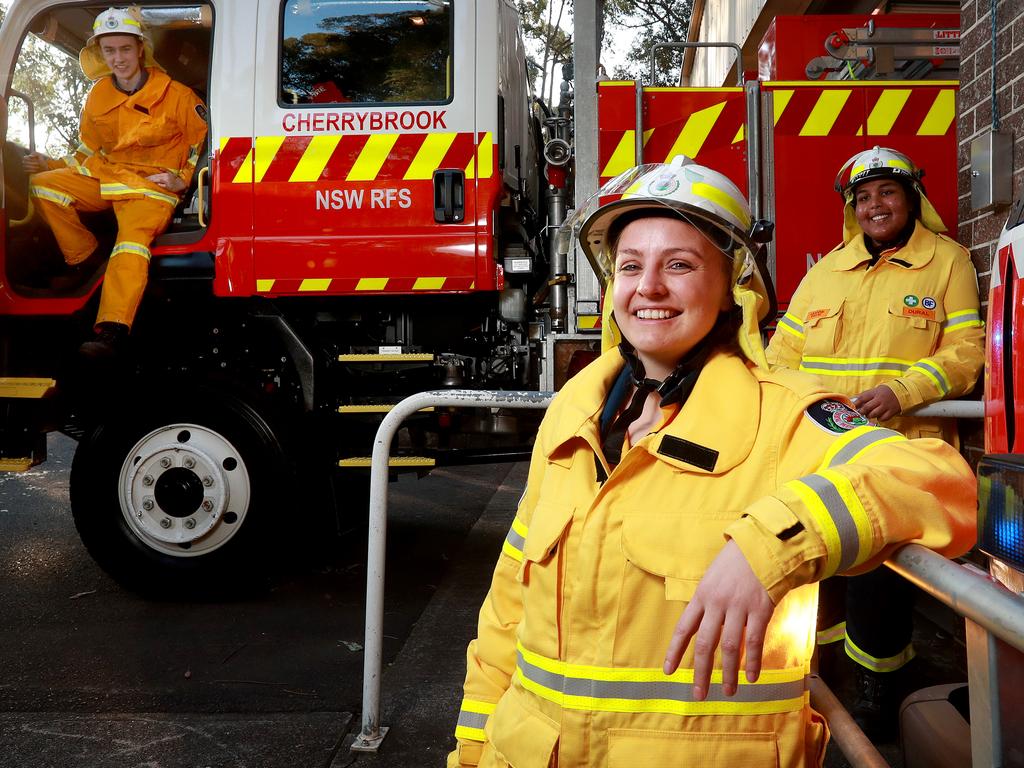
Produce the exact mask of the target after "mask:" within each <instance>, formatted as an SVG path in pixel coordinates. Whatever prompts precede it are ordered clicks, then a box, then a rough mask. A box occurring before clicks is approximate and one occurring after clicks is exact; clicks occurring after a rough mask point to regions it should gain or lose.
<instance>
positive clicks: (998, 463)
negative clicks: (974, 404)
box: [978, 454, 1024, 571]
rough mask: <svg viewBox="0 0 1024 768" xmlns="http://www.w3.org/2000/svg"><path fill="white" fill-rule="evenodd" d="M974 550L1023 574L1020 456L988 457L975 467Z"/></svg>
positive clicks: (1023, 467) (1023, 503)
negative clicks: (975, 536) (976, 549)
mask: <svg viewBox="0 0 1024 768" xmlns="http://www.w3.org/2000/svg"><path fill="white" fill-rule="evenodd" d="M978 547H979V548H980V549H981V551H982V552H984V553H985V554H987V555H991V556H992V557H995V558H997V559H999V560H1002V561H1003V562H1004V563H1006V564H1007V565H1011V566H1013V567H1014V568H1016V569H1018V570H1021V571H1024V455H1020V454H990V455H988V456H985V457H984V458H983V459H982V460H981V462H980V463H979V464H978Z"/></svg>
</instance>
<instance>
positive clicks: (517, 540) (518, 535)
mask: <svg viewBox="0 0 1024 768" xmlns="http://www.w3.org/2000/svg"><path fill="white" fill-rule="evenodd" d="M529 530H530V529H529V528H528V527H527V526H526V524H525V523H523V521H522V520H520V519H519V517H518V515H517V516H516V517H515V518H513V519H512V527H511V528H509V531H508V534H507V535H506V536H505V541H504V542H503V543H502V545H501V551H502V552H504V553H505V554H506V555H508V556H509V557H511V558H512V559H513V560H515V561H516V562H518V563H521V562H523V545H524V544H525V543H526V534H527V533H528V532H529Z"/></svg>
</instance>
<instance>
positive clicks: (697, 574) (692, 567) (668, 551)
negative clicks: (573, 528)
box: [622, 513, 736, 602]
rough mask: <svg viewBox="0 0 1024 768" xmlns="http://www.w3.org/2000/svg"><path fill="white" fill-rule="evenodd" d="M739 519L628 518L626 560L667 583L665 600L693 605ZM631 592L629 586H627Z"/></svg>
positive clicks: (625, 524) (624, 532) (624, 541)
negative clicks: (731, 525)
mask: <svg viewBox="0 0 1024 768" xmlns="http://www.w3.org/2000/svg"><path fill="white" fill-rule="evenodd" d="M735 519H736V515H731V516H723V517H709V516H706V515H691V514H679V513H673V514H658V515H652V514H643V513H634V514H627V515H626V517H625V519H624V520H623V522H622V553H623V555H624V556H625V558H626V560H628V561H629V563H630V564H631V565H633V566H635V567H636V568H639V569H640V570H641V571H644V572H646V573H648V574H653V575H655V576H659V577H661V578H662V579H663V580H664V583H665V599H666V600H678V601H682V602H689V601H690V600H692V599H693V593H694V591H695V590H696V589H697V584H698V583H699V582H700V580H701V579H702V578H703V577H704V573H705V571H707V569H708V566H709V565H711V561H712V560H714V559H715V558H716V557H717V556H718V553H719V552H721V551H722V547H723V546H725V535H724V532H725V529H726V527H727V526H728V525H729V523H731V522H732V521H733V520H735ZM624 587H625V588H626V589H627V591H628V585H624Z"/></svg>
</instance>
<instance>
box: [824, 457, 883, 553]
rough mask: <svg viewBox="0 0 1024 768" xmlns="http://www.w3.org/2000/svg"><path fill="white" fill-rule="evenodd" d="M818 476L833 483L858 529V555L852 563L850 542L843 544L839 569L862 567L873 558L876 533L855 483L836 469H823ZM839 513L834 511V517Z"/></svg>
mask: <svg viewBox="0 0 1024 768" xmlns="http://www.w3.org/2000/svg"><path fill="white" fill-rule="evenodd" d="M817 474H818V476H820V477H823V478H825V479H826V480H828V481H829V482H830V483H832V485H833V486H834V487H835V489H836V490H837V491H838V492H839V496H840V497H841V498H842V500H843V503H844V504H845V505H846V510H845V511H846V512H848V513H849V515H850V518H852V521H853V524H854V526H856V528H857V554H856V556H855V558H854V559H853V560H852V562H851V561H850V558H849V556H848V554H847V551H848V550H847V545H848V543H849V542H846V541H844V542H843V555H842V556H841V557H840V563H839V567H840V568H841V569H842V570H844V571H846V570H849V569H850V568H853V567H854V566H855V565H860V564H861V563H863V562H865V561H866V560H867V559H868V558H869V557H870V556H871V548H872V545H873V544H874V531H873V530H872V527H871V519H870V518H869V517H868V513H867V512H866V511H865V509H864V505H863V504H862V503H861V500H860V496H858V495H857V490H856V489H855V488H854V487H853V481H852V480H850V478H848V477H847V476H846V475H844V474H843V473H841V472H837V471H836V470H834V469H823V470H821V471H820V472H818V473H817ZM839 512H841V511H839V510H833V514H834V515H835V514H837V513H839Z"/></svg>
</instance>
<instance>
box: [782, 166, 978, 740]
mask: <svg viewBox="0 0 1024 768" xmlns="http://www.w3.org/2000/svg"><path fill="white" fill-rule="evenodd" d="M847 173H848V174H849V176H848V178H847V176H846V175H847ZM922 176H923V173H922V172H921V171H920V170H919V169H918V168H917V167H916V166H915V165H914V163H913V162H912V161H911V159H910V158H909V157H907V156H906V155H903V154H901V153H899V152H897V151H895V150H892V149H887V148H885V147H874V148H873V149H870V150H868V151H866V152H861V153H858V154H856V155H854V156H853V157H851V158H850V160H849V161H847V163H846V164H845V165H844V166H843V167H842V168H841V169H840V171H839V175H838V176H837V178H836V191H837V192H839V193H840V195H841V196H842V198H843V202H844V210H843V244H842V245H840V246H838V247H837V248H835V249H834V250H833V251H832V252H831V253H829V254H827V255H826V256H825V257H824V258H823V259H822V260H821V261H819V262H818V263H817V264H816V265H815V266H814V267H813V268H812V269H811V270H810V272H808V273H807V276H806V277H804V279H803V282H801V284H800V287H799V288H798V289H797V291H796V294H795V295H794V296H793V301H792V303H791V304H790V305H789V311H788V312H787V313H786V315H785V316H784V317H783V318H782V319H781V320H780V321H779V326H778V331H777V332H776V333H775V335H774V337H773V338H772V341H771V343H770V344H769V346H768V350H767V355H768V362H769V363H770V364H771V365H772V366H773V367H775V366H778V367H781V368H789V369H793V370H800V371H804V372H806V373H810V374H812V375H814V376H817V377H818V380H819V381H820V382H821V384H822V386H824V387H826V388H828V389H831V390H833V391H836V392H839V393H841V394H844V395H847V396H849V397H850V398H851V399H852V401H853V403H854V404H855V405H856V407H857V410H858V411H859V412H860V413H861V414H862V415H863V416H866V417H868V418H869V419H871V420H872V421H875V422H879V423H881V424H882V426H885V427H888V428H890V429H893V430H896V431H898V432H901V433H902V434H904V435H906V436H907V437H942V438H943V439H945V440H947V441H948V442H950V443H951V444H953V445H956V424H955V422H954V421H953V420H951V419H936V418H922V417H915V416H913V415H912V414H910V415H906V414H907V411H909V410H910V409H912V408H915V407H916V406H919V405H922V404H924V403H930V402H934V401H936V400H942V399H944V398H950V397H958V396H960V395H964V394H966V393H968V392H970V391H971V389H972V388H973V387H974V383H975V381H976V380H977V378H978V374H979V373H980V372H981V369H982V366H983V364H984V359H985V350H984V340H985V330H984V326H983V324H982V321H981V317H980V315H979V312H978V280H977V276H976V275H975V272H974V267H973V265H972V264H971V259H970V255H969V254H968V253H967V250H966V249H964V248H963V247H961V246H960V245H958V244H957V243H956V242H954V241H953V240H950V239H949V238H948V237H945V236H944V235H942V234H940V233H941V232H944V231H945V229H946V228H945V226H944V225H943V223H942V220H941V218H940V217H939V215H938V213H937V212H936V211H935V209H934V208H933V207H932V204H931V203H930V202H929V200H928V198H927V197H926V196H925V192H924V187H923V186H922V183H921V177H922ZM844 581H845V580H839V581H838V582H830V583H828V584H826V585H825V586H824V587H823V588H822V616H821V620H820V627H821V631H820V633H819V640H818V641H819V643H821V644H822V645H823V646H829V647H827V648H825V647H823V648H822V661H823V664H822V668H821V672H822V676H823V677H824V678H825V679H826V681H827V682H829V683H831V684H832V685H833V686H835V685H836V683H837V682H838V677H836V676H837V675H839V674H840V673H841V672H842V666H845V663H846V662H845V659H844V658H843V655H838V654H836V653H834V651H835V650H836V649H838V648H840V647H841V648H843V649H844V650H845V654H844V655H845V656H846V657H849V658H850V659H852V660H853V662H855V663H854V665H853V671H854V673H855V678H856V697H855V699H854V700H853V701H852V702H851V704H850V709H851V711H852V714H853V715H854V718H855V719H856V720H857V722H858V723H859V724H860V726H861V728H862V729H863V730H864V731H865V733H867V734H868V735H869V736H870V737H872V738H874V739H876V740H880V741H888V740H890V739H892V738H893V737H894V736H895V733H896V726H897V716H898V708H899V703H900V701H901V700H902V699H903V697H904V695H905V694H906V693H909V690H907V688H908V686H909V685H910V682H911V681H910V679H909V677H910V674H909V673H910V671H911V670H910V668H905V667H906V664H907V663H908V662H909V661H910V660H911V659H912V658H913V656H914V649H913V646H912V645H911V634H912V631H913V624H912V600H913V588H912V587H911V586H910V585H909V584H908V583H907V582H906V581H905V580H904V579H902V578H900V577H899V576H897V575H896V574H894V573H892V572H890V571H889V570H888V569H886V568H880V569H878V570H877V571H875V572H873V573H871V574H868V575H866V576H862V577H860V578H858V579H852V580H849V582H848V583H844ZM844 619H845V622H844ZM840 643H842V644H841V645H840Z"/></svg>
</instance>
